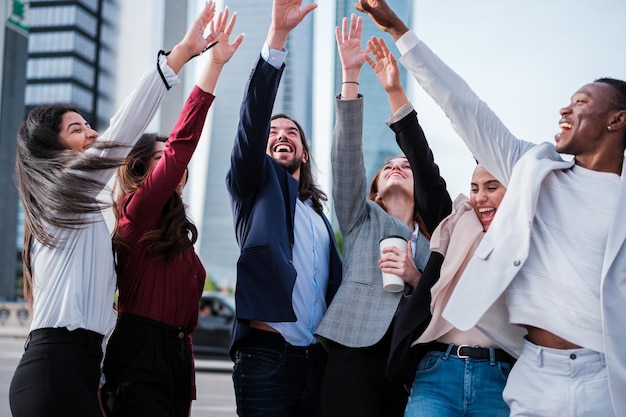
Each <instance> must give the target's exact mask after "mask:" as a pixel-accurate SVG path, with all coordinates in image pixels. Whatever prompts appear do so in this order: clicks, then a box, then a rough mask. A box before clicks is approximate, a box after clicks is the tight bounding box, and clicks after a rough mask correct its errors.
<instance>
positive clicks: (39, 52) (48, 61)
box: [25, 0, 118, 128]
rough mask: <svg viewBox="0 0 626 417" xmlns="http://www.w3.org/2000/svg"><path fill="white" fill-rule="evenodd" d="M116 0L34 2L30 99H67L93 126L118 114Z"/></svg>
mask: <svg viewBox="0 0 626 417" xmlns="http://www.w3.org/2000/svg"><path fill="white" fill-rule="evenodd" d="M117 13H118V5H117V0H73V1H49V0H48V1H41V0H39V1H38V0H34V1H30V3H29V12H28V26H29V32H30V35H29V42H28V65H27V71H26V77H27V86H26V99H25V104H26V107H27V108H31V107H33V106H36V105H38V104H44V103H53V102H67V103H72V104H74V105H76V106H78V108H79V110H80V112H81V114H82V115H83V116H84V117H85V118H86V119H87V121H89V122H90V123H91V124H92V126H95V127H96V128H101V127H102V126H105V125H106V124H107V123H108V120H109V118H110V117H111V116H112V114H113V111H114V109H113V101H114V97H113V91H114V81H115V74H114V71H113V70H114V68H115V58H116V54H115V44H116V42H117V35H116V31H117V28H116V19H117Z"/></svg>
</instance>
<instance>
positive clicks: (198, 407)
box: [0, 337, 237, 417]
mask: <svg viewBox="0 0 626 417" xmlns="http://www.w3.org/2000/svg"><path fill="white" fill-rule="evenodd" d="M23 350H24V339H23V338H15V337H0V417H11V411H10V409H9V384H10V383H11V378H12V377H13V372H14V371H15V368H16V367H17V363H18V362H19V360H20V358H21V356H22V352H23ZM196 368H197V369H196V384H197V386H198V399H197V400H196V401H194V402H193V405H192V408H191V417H209V416H211V417H235V416H236V415H237V414H236V412H235V394H234V392H233V382H232V378H231V370H232V362H231V361H230V360H204V359H197V360H196Z"/></svg>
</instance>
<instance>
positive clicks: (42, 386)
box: [9, 327, 103, 417]
mask: <svg viewBox="0 0 626 417" xmlns="http://www.w3.org/2000/svg"><path fill="white" fill-rule="evenodd" d="M102 338H103V336H102V335H101V334H98V333H95V332H92V331H89V330H84V329H77V330H73V331H69V330H67V329H66V328H64V327H63V328H54V329H37V330H33V331H32V332H31V333H30V335H29V336H28V338H27V339H26V343H25V345H24V350H25V351H24V355H23V356H22V359H21V360H20V363H19V365H18V366H17V369H16V371H15V375H14V376H13V380H12V381H11V387H10V388H9V402H10V406H11V412H12V413H13V416H14V417H38V416H46V417H55V416H64V417H73V416H76V417H101V416H102V413H101V411H100V406H99V404H98V397H97V393H98V386H99V383H100V362H101V360H102Z"/></svg>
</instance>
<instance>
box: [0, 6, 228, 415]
mask: <svg viewBox="0 0 626 417" xmlns="http://www.w3.org/2000/svg"><path fill="white" fill-rule="evenodd" d="M214 13H215V5H214V4H213V3H212V2H210V3H207V5H206V6H205V7H204V8H203V10H202V12H201V13H200V15H199V17H198V18H197V19H196V20H195V22H194V23H193V25H192V26H191V27H190V28H189V30H188V31H187V33H186V35H185V37H184V38H183V40H182V41H181V42H179V43H178V44H177V45H176V46H175V47H174V49H173V50H172V51H171V53H169V54H165V53H159V57H158V63H157V66H156V68H153V69H151V70H150V71H149V72H147V73H146V74H145V75H144V76H143V78H142V79H141V81H140V83H139V86H138V87H137V89H136V90H135V91H134V92H133V93H131V95H130V96H129V97H128V98H127V99H126V101H125V102H124V103H123V105H122V107H121V108H120V109H119V110H118V112H117V113H116V114H115V116H114V117H113V118H112V119H111V125H110V126H109V128H108V129H107V130H106V131H105V132H104V133H103V134H102V135H101V136H99V135H98V132H96V131H95V130H94V129H92V127H91V126H90V125H89V123H87V122H86V121H85V119H84V118H83V117H82V116H81V115H80V113H79V112H78V111H77V110H76V109H75V108H74V107H72V106H69V105H65V104H61V105H45V106H40V107H36V108H34V109H33V110H31V111H30V112H29V114H28V116H27V117H26V120H25V122H24V123H23V124H22V126H21V127H20V129H19V131H18V135H17V142H18V143H17V155H16V164H15V178H16V182H17V187H18V189H19V192H20V197H21V200H22V205H23V207H24V215H25V220H24V252H23V261H24V283H25V285H24V295H25V298H26V299H27V300H28V302H29V303H30V304H31V306H32V314H33V321H32V324H31V328H30V330H31V332H30V334H29V336H28V339H27V341H26V344H25V352H24V355H23V356H22V359H21V361H20V363H19V365H18V367H17V370H16V371H15V375H14V376H13V380H12V382H11V387H10V394H9V400H10V405H11V411H12V413H13V415H14V416H16V417H21V416H28V417H33V416H60V415H62V416H81V417H85V416H101V415H102V413H101V410H100V406H99V403H98V398H97V393H98V387H99V381H100V376H101V372H100V363H101V360H102V341H103V338H104V337H105V336H107V335H108V334H110V332H111V330H112V329H113V326H114V324H115V315H114V312H113V293H114V291H115V282H116V275H115V268H114V262H113V252H112V249H111V238H110V234H109V231H108V229H107V227H106V224H105V221H104V216H103V214H102V212H101V204H100V203H101V202H100V201H99V200H98V195H99V193H100V192H101V191H102V190H103V189H104V187H105V184H106V182H107V181H108V180H109V179H110V177H111V176H112V175H113V174H114V172H115V171H114V169H113V168H115V167H117V166H118V165H119V164H120V163H121V162H122V160H123V158H124V157H125V156H126V154H127V153H128V152H129V150H130V146H129V145H132V144H133V143H134V142H135V141H136V140H137V139H139V137H140V136H141V134H142V133H143V131H144V130H145V129H146V127H147V126H148V123H149V122H150V120H151V119H152V116H153V115H154V113H155V111H156V109H157V108H158V106H159V104H160V102H161V99H162V97H163V96H164V94H165V92H166V91H167V90H168V89H169V88H171V86H173V85H174V84H177V83H178V82H179V81H178V78H177V76H176V74H177V73H178V71H180V69H181V68H182V66H183V65H184V64H185V63H186V62H187V61H188V60H189V59H191V58H192V57H193V56H195V55H197V54H199V53H202V51H203V50H204V49H205V48H206V46H207V45H208V44H210V43H211V42H212V41H213V40H214V38H215V36H216V34H215V33H211V34H210V35H208V36H204V31H205V28H206V27H207V25H208V23H209V22H210V21H211V20H212V19H213V15H214Z"/></svg>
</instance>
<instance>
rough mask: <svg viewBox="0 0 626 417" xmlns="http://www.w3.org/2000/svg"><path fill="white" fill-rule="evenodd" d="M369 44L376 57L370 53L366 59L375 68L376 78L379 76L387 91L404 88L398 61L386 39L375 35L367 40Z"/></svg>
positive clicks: (369, 48)
mask: <svg viewBox="0 0 626 417" xmlns="http://www.w3.org/2000/svg"><path fill="white" fill-rule="evenodd" d="M367 46H368V50H369V51H370V52H371V54H372V56H373V57H374V58H373V59H372V58H371V57H370V56H369V55H366V56H365V59H366V61H367V63H368V64H369V65H370V67H371V68H372V70H374V73H375V74H376V78H378V81H379V82H380V84H381V85H382V86H383V88H384V89H385V91H387V92H389V91H394V90H398V89H402V83H401V82H400V70H399V69H398V63H397V62H396V59H395V58H394V56H393V54H392V53H391V51H389V48H387V45H386V44H385V41H383V40H382V38H376V37H375V36H373V37H372V39H370V40H369V41H367Z"/></svg>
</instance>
